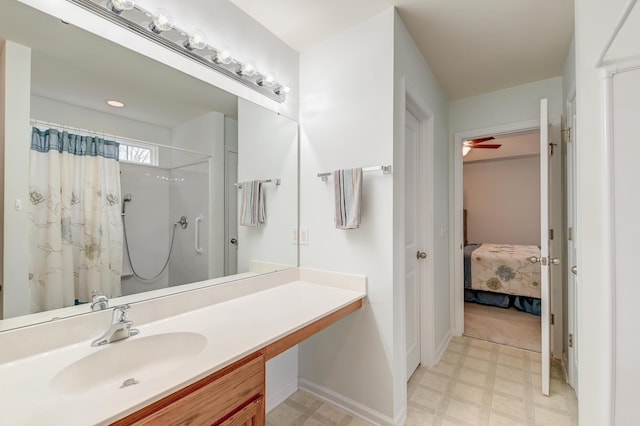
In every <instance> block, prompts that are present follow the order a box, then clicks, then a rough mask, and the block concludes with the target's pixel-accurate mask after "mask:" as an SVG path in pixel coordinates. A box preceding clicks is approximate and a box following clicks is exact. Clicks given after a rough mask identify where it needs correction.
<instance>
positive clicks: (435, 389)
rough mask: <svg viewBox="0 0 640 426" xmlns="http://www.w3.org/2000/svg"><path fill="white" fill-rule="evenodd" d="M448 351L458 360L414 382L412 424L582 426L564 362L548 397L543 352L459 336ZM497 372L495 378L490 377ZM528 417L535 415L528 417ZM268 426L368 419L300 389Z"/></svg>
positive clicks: (354, 424)
mask: <svg viewBox="0 0 640 426" xmlns="http://www.w3.org/2000/svg"><path fill="white" fill-rule="evenodd" d="M447 354H448V357H449V361H451V360H455V362H456V363H452V362H446V361H443V362H440V363H439V364H438V365H436V366H435V367H433V368H431V369H427V368H424V367H419V368H418V370H417V371H416V373H414V375H413V377H412V378H411V380H410V382H409V383H408V386H407V398H408V407H407V422H406V425H408V426H429V425H440V426H444V425H458V426H460V425H467V426H469V425H471V426H476V425H478V424H482V425H489V426H502V425H509V426H518V425H526V426H535V425H544V426H563V425H572V426H577V424H578V420H577V418H578V409H577V407H578V402H577V399H576V397H575V393H574V391H573V389H572V388H571V387H570V386H569V385H567V384H566V383H565V382H564V381H563V380H562V377H557V376H558V372H560V373H561V372H562V370H560V369H558V368H557V366H558V364H554V367H553V368H554V369H552V376H553V378H552V380H551V382H550V385H551V386H550V389H551V396H550V397H544V396H543V395H542V394H541V392H540V391H541V389H540V382H541V376H540V373H539V372H538V365H539V364H540V360H539V356H538V354H535V353H532V352H527V351H521V350H519V349H513V348H505V347H504V346H501V345H496V344H488V343H487V342H483V341H475V339H471V338H467V337H459V338H453V339H452V341H451V344H450V346H449V348H448V350H447ZM496 354H497V357H496V356H495V355H496ZM458 361H460V362H458ZM493 371H495V377H491V376H490V375H489V373H490V372H493ZM554 371H555V372H554ZM491 383H493V386H492V387H489V386H490V385H491ZM489 401H491V403H490V405H487V404H488V402H489ZM526 415H531V416H532V417H531V418H530V419H527V418H526V417H525V416H526ZM534 420H535V421H534ZM267 425H268V426H300V425H309V426H320V425H322V426H365V425H368V423H367V422H364V421H361V420H358V419H354V418H353V417H352V416H350V415H349V414H348V413H344V412H343V411H342V410H340V409H339V408H337V407H334V406H332V405H331V404H328V403H324V402H323V401H320V400H318V399H316V398H315V397H313V396H312V395H310V394H308V393H306V392H303V391H298V392H296V393H295V394H294V395H292V396H291V397H290V398H289V399H288V400H287V401H286V402H284V403H283V404H281V405H280V406H278V407H276V409H274V410H273V411H271V412H270V413H269V414H268V415H267Z"/></svg>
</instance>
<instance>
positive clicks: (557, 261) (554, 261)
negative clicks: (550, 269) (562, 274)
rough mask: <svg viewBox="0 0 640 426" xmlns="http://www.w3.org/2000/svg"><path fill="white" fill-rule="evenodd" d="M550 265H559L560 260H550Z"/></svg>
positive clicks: (554, 258)
mask: <svg viewBox="0 0 640 426" xmlns="http://www.w3.org/2000/svg"><path fill="white" fill-rule="evenodd" d="M549 263H551V264H552V265H559V264H560V259H558V258H557V257H552V258H550V259H549Z"/></svg>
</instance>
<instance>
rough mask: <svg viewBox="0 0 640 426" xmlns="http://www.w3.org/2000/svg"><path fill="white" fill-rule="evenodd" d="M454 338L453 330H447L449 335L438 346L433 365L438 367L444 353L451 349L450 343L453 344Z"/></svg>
mask: <svg viewBox="0 0 640 426" xmlns="http://www.w3.org/2000/svg"><path fill="white" fill-rule="evenodd" d="M452 338H453V334H451V329H449V330H447V334H445V335H444V338H443V339H442V341H441V342H440V344H439V345H438V348H437V349H436V353H435V359H434V360H433V361H434V362H433V365H436V364H438V363H439V362H440V360H441V359H442V357H443V356H444V353H445V352H446V351H447V348H448V347H449V342H451V339H452Z"/></svg>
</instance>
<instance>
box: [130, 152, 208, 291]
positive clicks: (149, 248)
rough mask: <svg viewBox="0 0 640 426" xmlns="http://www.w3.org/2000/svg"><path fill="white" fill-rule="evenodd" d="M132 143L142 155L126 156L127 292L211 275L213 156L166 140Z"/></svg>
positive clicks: (198, 279)
mask: <svg viewBox="0 0 640 426" xmlns="http://www.w3.org/2000/svg"><path fill="white" fill-rule="evenodd" d="M128 149H134V150H136V149H137V151H136V153H137V154H138V155H134V156H132V157H130V161H127V160H126V159H124V158H123V156H121V162H120V173H121V174H120V181H121V188H122V199H123V202H122V220H123V225H124V231H125V235H124V237H125V242H126V244H125V248H124V250H125V252H124V256H123V261H122V294H123V295H127V294H134V293H140V292H144V291H149V290H155V289H159V288H166V287H169V286H175V285H181V284H185V283H191V282H196V281H201V280H205V279H207V278H208V275H209V250H210V238H209V235H210V233H209V229H210V223H209V220H208V218H210V217H211V215H210V214H209V208H210V206H209V193H210V192H209V163H210V161H209V159H210V157H209V156H207V155H205V154H200V153H197V152H193V151H187V150H182V149H177V148H171V147H165V146H148V147H126V148H125V154H126V152H127V150H128ZM140 154H142V155H140ZM125 158H126V156H125ZM131 160H134V161H131Z"/></svg>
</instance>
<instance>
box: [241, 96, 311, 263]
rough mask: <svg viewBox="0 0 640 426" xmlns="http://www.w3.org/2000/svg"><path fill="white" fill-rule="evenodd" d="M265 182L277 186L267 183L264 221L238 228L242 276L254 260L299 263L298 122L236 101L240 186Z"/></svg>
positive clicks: (243, 101)
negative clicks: (294, 232) (296, 234)
mask: <svg viewBox="0 0 640 426" xmlns="http://www.w3.org/2000/svg"><path fill="white" fill-rule="evenodd" d="M267 179H272V180H274V182H272V183H265V184H263V190H264V191H265V194H264V195H265V211H266V221H265V223H264V224H262V225H260V226H257V227H250V226H238V272H247V271H249V261H251V260H257V261H263V262H268V263H277V264H283V265H291V266H296V265H297V264H298V250H297V246H296V244H294V243H293V240H292V229H294V228H296V227H297V226H298V209H297V205H298V124H297V123H296V122H295V121H293V120H291V119H289V118H287V117H284V116H282V115H278V114H276V113H274V112H273V111H269V110H267V109H265V108H263V107H261V106H259V105H256V104H254V103H252V102H249V101H246V100H244V99H238V182H244V181H249V180H267ZM275 179H280V185H275ZM241 191H242V189H238V199H239V200H241V199H242V195H241ZM238 212H240V207H238Z"/></svg>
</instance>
